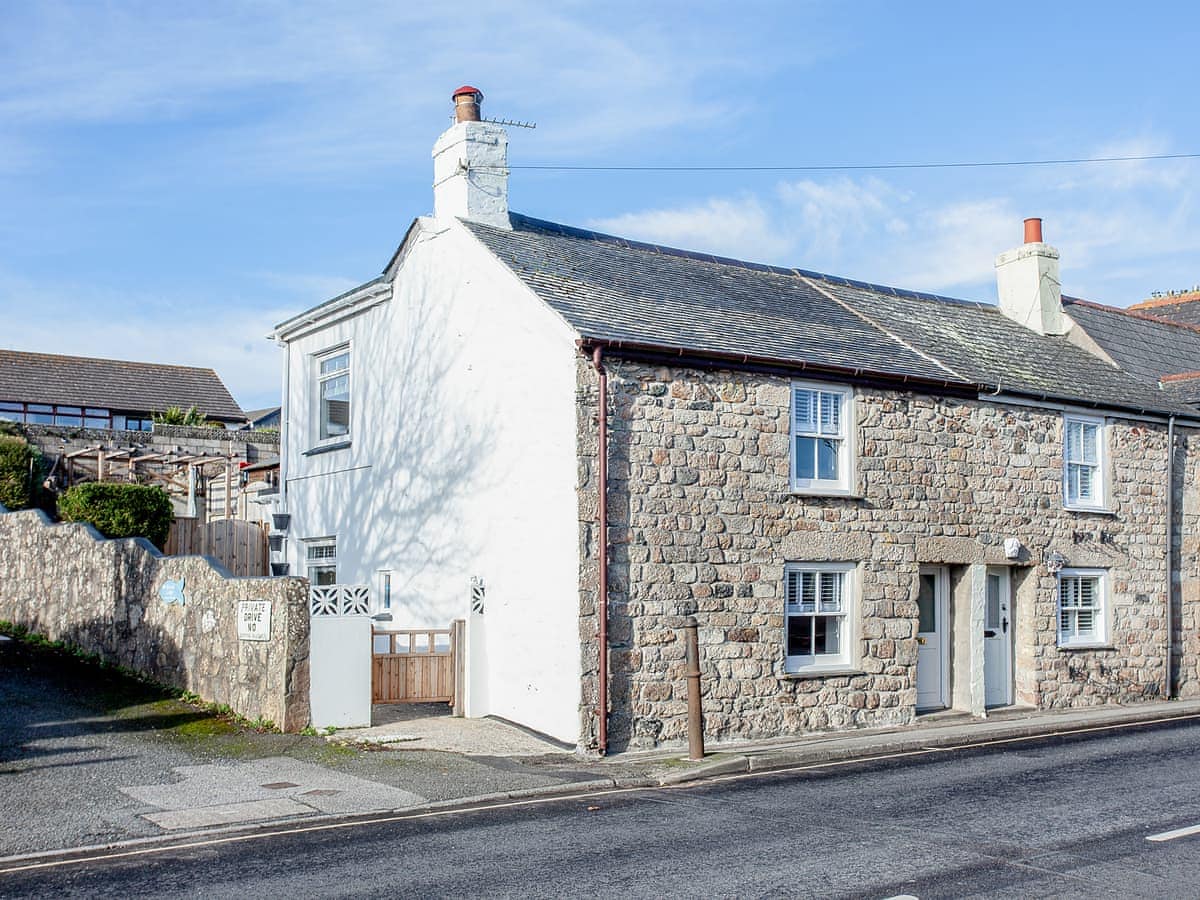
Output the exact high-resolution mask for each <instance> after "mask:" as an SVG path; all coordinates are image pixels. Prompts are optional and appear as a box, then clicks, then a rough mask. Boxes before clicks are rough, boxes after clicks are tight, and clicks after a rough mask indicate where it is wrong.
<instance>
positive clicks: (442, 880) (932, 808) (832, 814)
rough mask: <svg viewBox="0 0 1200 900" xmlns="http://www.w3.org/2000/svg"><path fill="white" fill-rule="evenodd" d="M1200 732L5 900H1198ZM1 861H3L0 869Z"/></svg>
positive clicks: (447, 818)
mask: <svg viewBox="0 0 1200 900" xmlns="http://www.w3.org/2000/svg"><path fill="white" fill-rule="evenodd" d="M1198 747H1200V725H1196V724H1191V723H1184V724H1175V725H1159V726H1147V727H1142V728H1137V729H1129V730H1122V731H1117V732H1110V733H1104V734H1101V735H1100V736H1085V737H1072V738H1056V739H1041V740H1033V741H1024V742H1019V743H1009V744H1004V745H1000V746H998V747H994V748H985V749H974V750H965V751H939V752H936V753H931V754H928V755H921V756H909V757H904V758H898V759H894V760H887V761H876V762H871V763H856V764H853V765H843V766H834V767H827V768H820V769H808V770H805V771H797V772H783V773H773V774H768V775H756V776H753V777H745V776H742V777H734V778H728V779H725V780H717V781H713V782H708V783H703V784H693V785H691V786H688V787H681V788H674V789H660V790H632V791H626V792H610V793H607V794H599V795H592V796H581V797H575V798H566V799H560V800H554V801H542V802H537V803H525V804H519V803H512V804H508V805H506V806H503V807H500V808H486V809H478V810H468V811H459V812H454V813H450V814H446V813H442V814H439V815H432V816H431V815H424V816H420V817H412V818H407V819H405V818H400V819H391V820H387V821H376V822H352V823H346V824H345V825H343V826H342V827H323V826H322V827H316V828H312V827H310V828H309V829H307V830H292V831H290V832H289V831H283V833H275V834H269V833H266V834H256V835H254V836H253V837H250V838H247V837H244V836H243V837H239V838H235V839H232V840H230V839H229V838H218V839H212V838H209V839H196V840H194V841H193V842H192V843H191V845H190V846H185V847H175V848H170V849H149V850H142V851H138V852H136V855H126V856H119V857H116V858H109V859H91V860H86V861H77V862H71V863H69V864H66V865H52V866H50V867H45V868H39V869H28V870H25V871H11V870H10V871H7V872H0V896H3V897H10V896H31V895H39V896H89V897H110V896H135V895H153V896H186V897H227V896H228V897H232V896H247V895H250V896H256V895H257V896H288V897H313V896H375V895H379V896H382V895H401V896H488V897H511V896H520V897H525V898H529V897H563V896H622V897H626V896H632V897H662V896H689V897H700V896H704V897H712V896H738V897H743V896H752V897H753V896H789V897H840V896H850V897H853V896H862V897H879V898H884V897H892V896H895V895H912V896H917V897H922V898H925V897H970V896H989V897H991V896H999V897H1022V898H1027V897H1089V898H1090V897H1196V896H1200V833H1198V834H1196V835H1193V836H1183V837H1179V838H1176V839H1172V840H1165V841H1150V840H1147V838H1148V837H1151V836H1153V835H1155V834H1158V833H1161V832H1167V831H1170V830H1173V829H1178V828H1181V827H1187V826H1192V825H1200V777H1198V776H1197V773H1198V772H1200V768H1198V765H1197V763H1198V762H1200V759H1198V757H1200V750H1198ZM0 868H3V867H0Z"/></svg>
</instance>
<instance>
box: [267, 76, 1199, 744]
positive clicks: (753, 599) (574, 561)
mask: <svg viewBox="0 0 1200 900" xmlns="http://www.w3.org/2000/svg"><path fill="white" fill-rule="evenodd" d="M480 100H481V95H480V94H479V92H478V91H476V90H475V89H474V88H469V87H464V88H462V89H460V90H459V91H457V92H456V93H455V105H456V113H457V121H456V122H455V124H454V125H452V126H451V127H450V129H449V130H448V131H447V132H446V133H445V134H443V135H442V136H441V137H440V138H439V139H438V141H437V143H436V144H435V147H434V173H435V185H434V206H435V211H434V214H433V215H432V216H428V217H421V218H418V219H416V220H415V221H414V222H413V223H412V225H411V227H410V228H409V230H408V233H407V234H406V236H405V237H404V240H403V242H402V244H401V246H400V248H399V249H398V250H397V252H396V253H395V255H394V256H393V258H392V259H391V260H390V261H389V263H388V265H387V267H386V268H385V270H384V272H383V274H382V275H381V276H380V277H378V278H376V279H374V280H372V281H369V282H367V283H365V284H363V285H362V286H360V287H358V288H355V289H354V290H352V291H349V292H347V293H346V294H343V295H341V296H339V297H335V298H333V299H332V300H330V301H328V302H326V303H324V304H322V305H320V306H317V307H315V308H314V309H311V310H308V311H307V312H304V313H302V314H300V315H298V316H296V317H294V318H292V319H290V320H288V321H286V322H284V323H281V324H280V325H279V326H278V328H277V330H276V337H277V339H278V340H279V341H280V342H281V344H283V346H284V347H285V351H286V353H285V358H286V363H285V375H284V379H285V387H284V397H285V404H284V409H283V416H282V423H281V430H282V441H283V453H282V472H281V478H282V486H283V487H282V489H283V492H284V500H283V502H284V504H285V508H286V510H287V512H288V513H290V514H291V517H292V527H291V530H290V533H289V535H290V538H289V542H288V546H287V551H286V552H287V554H288V558H289V560H290V561H291V562H292V570H293V571H294V572H297V573H299V574H305V573H306V572H307V573H309V574H310V576H311V577H312V578H313V579H314V580H316V579H318V578H319V579H322V580H323V581H334V582H340V583H366V584H370V585H371V586H372V604H373V607H374V608H375V609H376V610H379V611H385V610H386V611H387V612H389V613H390V614H391V616H392V620H393V622H394V623H395V624H396V625H402V626H405V627H432V626H438V625H444V624H445V623H447V622H448V621H449V620H450V619H451V618H454V617H460V616H461V617H464V618H467V619H468V626H467V648H466V661H465V664H466V710H467V714H468V715H488V714H490V715H498V716H502V717H505V718H508V719H511V720H514V721H517V722H520V723H522V724H525V725H527V726H529V727H531V728H535V729H538V730H540V731H543V732H546V733H547V734H550V735H552V736H554V737H556V738H559V739H562V740H565V741H570V742H572V743H576V744H577V745H578V746H579V747H580V749H581V750H584V751H600V752H606V751H610V750H620V749H624V748H628V747H649V746H655V745H659V744H670V743H676V742H680V741H682V740H683V739H684V737H685V731H684V729H685V723H686V702H685V699H684V695H683V690H684V665H683V663H684V649H683V643H682V640H681V627H682V625H683V624H684V621H685V619H686V617H688V616H695V617H696V619H697V620H698V621H699V624H700V642H701V656H702V661H703V663H702V671H703V711H704V717H705V730H706V732H707V734H708V736H709V738H710V740H717V741H720V740H734V739H741V738H755V737H765V736H775V735H785V734H798V733H805V732H812V731H822V730H830V729H845V728H858V727H870V726H881V725H897V724H903V723H907V722H911V721H913V719H914V717H916V716H917V715H919V714H921V713H923V712H926V711H932V710H937V709H946V708H950V709H956V710H961V711H963V712H966V713H970V714H972V715H976V716H983V715H985V714H986V712H987V710H988V709H990V708H995V707H1003V706H1010V705H1014V704H1018V705H1026V706H1031V707H1038V708H1066V707H1079V706H1087V705H1093V704H1101V703H1112V702H1136V701H1139V700H1150V699H1155V698H1162V697H1165V696H1170V695H1172V694H1189V695H1190V694H1192V693H1196V692H1200V687H1198V686H1197V685H1198V684H1200V681H1198V680H1197V672H1196V663H1197V659H1198V652H1200V647H1198V646H1197V643H1196V639H1195V633H1196V627H1197V624H1198V623H1196V621H1195V610H1196V601H1197V599H1198V598H1197V597H1196V596H1195V592H1194V590H1193V588H1192V587H1191V585H1192V584H1193V583H1195V577H1196V574H1197V572H1196V569H1197V566H1198V562H1197V556H1198V554H1197V545H1196V541H1195V538H1194V535H1195V534H1196V515H1197V511H1198V508H1200V504H1198V500H1200V498H1198V497H1197V496H1196V493H1195V486H1194V483H1193V482H1194V480H1195V479H1194V477H1192V476H1188V475H1187V473H1190V472H1194V470H1195V466H1194V464H1193V461H1192V458H1191V457H1192V456H1193V455H1195V453H1196V437H1195V434H1196V433H1195V431H1194V429H1195V428H1196V427H1197V426H1200V413H1198V412H1197V409H1196V406H1195V401H1197V400H1200V392H1197V393H1196V394H1193V393H1191V392H1189V391H1188V390H1186V389H1181V388H1179V387H1178V385H1179V384H1187V383H1188V381H1187V379H1186V378H1177V379H1176V380H1175V381H1172V377H1173V376H1176V375H1179V374H1180V373H1187V372H1191V373H1195V372H1200V330H1197V329H1195V328H1194V327H1192V326H1188V325H1184V324H1172V323H1170V322H1167V321H1165V320H1162V319H1159V318H1156V317H1154V316H1152V315H1150V314H1147V313H1141V314H1127V313H1125V312H1123V311H1121V310H1115V309H1111V308H1108V307H1099V306H1097V305H1095V304H1087V303H1085V302H1083V301H1072V300H1070V299H1067V300H1064V298H1063V297H1062V296H1061V293H1060V288H1059V275H1058V271H1059V269H1058V265H1059V264H1058V253H1057V251H1056V250H1055V249H1054V248H1053V247H1051V246H1050V245H1049V244H1047V243H1045V242H1044V241H1043V240H1042V235H1041V226H1040V221H1038V220H1029V221H1028V222H1027V223H1026V234H1025V238H1026V239H1025V242H1024V243H1023V244H1022V245H1020V246H1019V247H1017V248H1016V249H1014V250H1012V251H1009V252H1006V253H1003V254H1001V255H1000V257H999V258H998V259H997V260H996V272H997V281H998V292H999V297H1000V303H999V306H997V305H993V304H989V303H980V302H971V301H964V300H959V299H954V298H948V297H941V296H935V295H931V294H926V293H921V292H916V291H907V290H900V289H896V288H891V287H882V286H879V285H873V284H866V283H862V282H858V281H852V280H848V279H844V278H837V277H832V276H828V275H823V274H820V273H816V272H809V271H806V270H803V269H791V268H781V267H775V266H766V265H760V264H756V263H750V262H744V261H739V260H733V259H723V258H720V257H714V256H711V255H706V254H696V253H689V252H685V251H681V250H675V249H671V248H666V247H659V246H653V245H648V244H644V243H638V242H634V241H627V240H623V239H621V238H617V237H612V236H608V235H602V234H596V233H593V232H589V231H585V230H581V229H577V228H570V227H566V226H563V225H558V224H554V223H550V222H545V221H541V220H538V219H533V218H529V217H527V216H522V215H518V214H517V213H515V212H511V211H510V210H509V209H508V202H507V196H508V195H507V177H508V172H507V168H506V143H507V140H506V136H505V132H504V128H503V127H502V126H500V125H497V124H494V123H489V122H485V121H481V120H480V112H479V105H480ZM1129 342H1136V343H1139V345H1140V346H1143V347H1144V350H1143V352H1141V353H1138V352H1136V351H1135V350H1134V349H1133V348H1132V347H1131V346H1127V343H1129ZM1155 347H1157V348H1159V349H1158V352H1157V353H1156V352H1155V351H1154V349H1153V348H1155ZM1168 347H1169V348H1170V352H1162V351H1163V349H1165V348H1168ZM472 601H474V602H472Z"/></svg>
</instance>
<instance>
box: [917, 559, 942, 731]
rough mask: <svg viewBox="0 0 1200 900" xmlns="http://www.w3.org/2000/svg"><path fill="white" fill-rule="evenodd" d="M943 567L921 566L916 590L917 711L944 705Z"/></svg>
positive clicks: (939, 707) (940, 707) (938, 707)
mask: <svg viewBox="0 0 1200 900" xmlns="http://www.w3.org/2000/svg"><path fill="white" fill-rule="evenodd" d="M948 580H949V579H948V577H947V573H946V570H945V569H944V568H932V567H927V566H922V567H921V572H920V584H919V587H918V590H917V616H918V618H917V709H942V708H944V707H945V706H947V703H946V663H947V662H948V656H947V654H946V646H945V645H946V632H947V628H946V593H947V582H948Z"/></svg>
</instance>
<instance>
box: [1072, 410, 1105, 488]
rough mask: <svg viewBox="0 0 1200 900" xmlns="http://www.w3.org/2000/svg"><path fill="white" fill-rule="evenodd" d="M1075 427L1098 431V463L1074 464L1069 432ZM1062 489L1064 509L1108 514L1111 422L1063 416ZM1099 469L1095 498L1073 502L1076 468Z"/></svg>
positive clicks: (1079, 461)
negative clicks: (1103, 511) (1072, 485)
mask: <svg viewBox="0 0 1200 900" xmlns="http://www.w3.org/2000/svg"><path fill="white" fill-rule="evenodd" d="M1072 425H1081V426H1084V427H1087V426H1091V427H1094V428H1095V429H1096V462H1095V463H1089V462H1087V461H1086V460H1072V459H1071V458H1070V456H1069V455H1068V446H1069V440H1068V437H1067V435H1068V432H1069V430H1070V428H1071V426H1072ZM1062 446H1063V450H1062V459H1063V466H1062V489H1063V493H1062V496H1063V506H1064V507H1065V508H1066V509H1079V510H1107V508H1108V422H1107V421H1106V420H1105V419H1103V418H1100V417H1098V416H1080V415H1075V414H1073V413H1067V414H1065V415H1064V416H1063V437H1062ZM1078 466H1095V470H1096V474H1095V477H1094V479H1093V482H1092V485H1093V493H1094V495H1095V496H1093V497H1091V498H1087V499H1081V498H1076V499H1071V473H1072V467H1078Z"/></svg>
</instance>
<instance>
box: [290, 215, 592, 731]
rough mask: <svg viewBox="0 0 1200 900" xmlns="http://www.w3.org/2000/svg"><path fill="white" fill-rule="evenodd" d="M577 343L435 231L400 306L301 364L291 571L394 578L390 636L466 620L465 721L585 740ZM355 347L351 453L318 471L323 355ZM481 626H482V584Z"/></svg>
mask: <svg viewBox="0 0 1200 900" xmlns="http://www.w3.org/2000/svg"><path fill="white" fill-rule="evenodd" d="M574 339H575V335H574V334H573V333H572V332H571V331H570V329H569V328H568V327H567V326H566V325H565V324H564V323H563V322H562V321H561V320H559V319H558V318H557V316H556V315H555V314H554V313H553V312H552V311H550V310H549V309H548V308H547V307H545V306H544V305H543V304H542V303H541V301H539V300H538V299H537V298H535V297H534V296H533V295H532V294H531V293H530V292H529V291H528V289H527V288H525V286H524V285H522V284H521V283H520V282H519V281H518V280H517V278H516V277H515V276H514V275H513V274H512V273H511V272H509V271H508V270H507V269H506V268H505V267H504V266H502V265H501V264H500V263H499V262H498V261H497V260H496V259H495V258H494V257H492V256H491V254H490V253H488V252H487V251H486V250H485V249H484V248H483V247H482V245H480V244H479V243H478V241H476V240H475V238H474V237H472V236H471V235H470V234H469V233H468V232H467V231H466V229H465V228H463V227H462V225H461V224H459V223H457V222H450V223H442V222H437V223H434V222H432V221H431V220H422V232H421V234H420V235H419V236H418V237H417V240H416V243H415V245H413V246H412V247H411V248H410V250H409V252H408V255H407V257H406V258H405V259H404V261H403V262H402V264H401V266H400V269H399V272H398V273H397V276H396V279H395V285H394V292H393V296H392V299H391V301H390V302H387V303H384V304H381V305H378V306H376V307H374V308H373V309H371V310H369V311H367V312H366V313H363V314H361V315H359V316H356V317H354V318H351V319H347V320H345V321H343V322H340V323H336V324H333V325H330V326H328V327H326V328H322V329H320V330H319V331H317V332H315V333H313V334H310V335H307V336H305V337H302V338H299V339H296V340H294V341H292V342H291V343H290V344H289V346H288V353H289V354H290V361H289V364H290V366H291V375H290V379H289V390H288V408H289V413H288V417H289V425H288V437H287V447H286V453H287V469H286V473H287V479H288V484H287V491H288V500H287V503H288V511H289V512H291V514H292V523H291V528H290V532H289V537H290V540H289V547H290V559H291V562H292V565H293V571H294V572H297V573H299V574H304V561H303V545H302V544H301V543H300V542H299V539H300V538H304V537H319V536H326V535H336V536H337V559H338V581H339V582H342V583H369V584H371V585H372V589H373V592H374V595H375V599H376V602H377V603H378V602H379V595H380V574H379V573H380V572H381V570H388V571H390V572H391V585H392V588H391V596H392V608H391V610H390V611H391V613H392V615H393V621H392V623H391V625H392V627H396V628H404V627H437V628H444V627H446V626H447V625H448V624H449V623H450V621H451V620H452V619H454V618H467V619H468V620H469V643H470V645H471V646H470V648H469V652H468V666H467V668H468V681H469V685H470V687H469V690H468V697H467V699H468V710H467V712H468V715H472V716H482V715H489V714H490V715H498V716H503V717H504V718H507V719H511V720H513V721H516V722H519V723H521V724H524V725H527V726H529V727H531V728H534V729H537V730H539V731H542V732H545V733H547V734H550V735H552V736H554V737H556V738H559V739H560V740H564V741H568V742H572V743H574V742H576V741H577V740H578V739H579V693H580V648H579V624H578V623H579V601H578V597H579V586H578V585H579V582H578V572H579V568H578V567H579V548H578V518H579V514H578V500H577V497H576V492H575V488H576V479H577V477H578V476H577V469H576V443H575V427H576V425H575V423H576V419H575V415H576V412H575V357H576V350H575V346H574ZM346 342H349V346H350V349H351V434H350V439H351V447H350V448H348V449H345V450H336V451H333V452H330V453H324V454H319V455H314V456H304V455H303V451H304V450H307V449H310V448H311V446H312V443H313V440H312V437H311V435H312V434H313V433H314V431H315V424H314V421H313V417H314V416H315V414H316V400H315V397H314V395H313V379H312V378H311V376H310V375H309V374H308V373H309V372H311V370H312V366H313V361H312V360H313V355H314V354H318V353H320V352H322V351H324V350H326V349H329V348H332V347H335V346H338V345H340V344H343V343H346ZM471 576H479V577H481V578H482V579H483V581H484V584H485V603H486V606H485V612H484V614H483V616H482V617H471V616H470V614H469V579H470V577H471Z"/></svg>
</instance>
